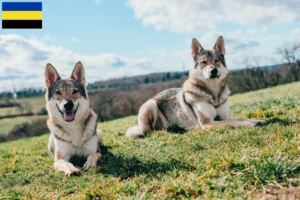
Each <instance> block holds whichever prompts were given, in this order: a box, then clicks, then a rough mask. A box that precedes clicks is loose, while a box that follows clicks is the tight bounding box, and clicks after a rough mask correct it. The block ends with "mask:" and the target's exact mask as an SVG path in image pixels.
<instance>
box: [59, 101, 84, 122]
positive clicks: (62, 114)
mask: <svg viewBox="0 0 300 200" xmlns="http://www.w3.org/2000/svg"><path fill="white" fill-rule="evenodd" d="M55 105H56V107H57V109H58V111H59V112H60V114H61V116H62V118H63V119H64V120H65V114H64V112H63V111H61V110H60V109H59V106H58V105H57V104H55ZM78 107H79V103H78V104H77V108H76V110H75V111H74V118H75V115H76V113H77V110H78Z"/></svg>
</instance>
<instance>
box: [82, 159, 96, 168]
mask: <svg viewBox="0 0 300 200" xmlns="http://www.w3.org/2000/svg"><path fill="white" fill-rule="evenodd" d="M96 166H97V162H93V161H90V160H87V161H86V162H85V163H84V165H83V169H84V170H88V169H91V168H95V167H96Z"/></svg>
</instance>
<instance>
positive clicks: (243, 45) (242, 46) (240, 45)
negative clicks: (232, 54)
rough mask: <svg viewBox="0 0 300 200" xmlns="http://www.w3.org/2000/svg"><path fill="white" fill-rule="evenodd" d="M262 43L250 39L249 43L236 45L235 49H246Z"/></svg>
mask: <svg viewBox="0 0 300 200" xmlns="http://www.w3.org/2000/svg"><path fill="white" fill-rule="evenodd" d="M259 45H260V44H259V43H258V42H256V41H249V42H248V43H241V44H239V45H237V46H236V47H235V49H245V48H249V47H256V46H259Z"/></svg>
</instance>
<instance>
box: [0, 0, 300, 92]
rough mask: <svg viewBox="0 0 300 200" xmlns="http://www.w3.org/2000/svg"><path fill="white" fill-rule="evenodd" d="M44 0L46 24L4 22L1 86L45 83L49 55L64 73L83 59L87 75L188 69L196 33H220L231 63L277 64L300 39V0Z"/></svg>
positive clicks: (200, 36) (208, 43) (202, 36)
mask: <svg viewBox="0 0 300 200" xmlns="http://www.w3.org/2000/svg"><path fill="white" fill-rule="evenodd" d="M6 1H9V0H6ZM18 1H22V0H18ZM27 1H28V0H27ZM32 1H34V0H32ZM42 2H43V29H40V30H39V29H36V30H30V29H27V30H15V29H0V91H11V90H12V89H13V86H14V85H15V87H16V88H17V89H18V90H19V89H23V88H29V87H33V88H44V87H45V81H44V70H45V66H46V64H47V63H51V64H52V65H53V66H54V67H55V68H56V69H57V71H58V72H59V74H60V76H61V77H62V78H67V77H69V76H70V74H71V72H72V70H73V68H74V65H75V63H76V62H77V61H79V60H80V61H81V62H82V63H83V65H84V67H85V71H86V79H87V81H88V82H89V83H92V82H94V81H96V80H107V79H110V78H117V77H124V76H133V75H140V74H147V73H154V72H165V71H183V70H188V69H189V68H190V66H192V63H193V61H192V57H191V41H192V38H196V39H197V40H198V41H199V42H200V43H201V45H202V46H203V47H204V48H205V49H211V48H212V47H213V46H214V43H215V42H216V40H217V38H218V36H220V35H222V36H223V37H224V39H225V47H226V55H225V59H226V62H227V66H228V68H229V69H241V68H244V67H247V66H248V65H260V66H265V65H274V64H278V63H280V62H282V58H281V57H280V55H279V54H277V49H278V48H280V47H284V46H288V45H292V44H295V43H297V42H300V12H299V10H300V3H299V0H285V1H282V0H244V1H236V0H210V1H207V0H184V1H183V0H44V1H42ZM0 6H1V10H2V4H1V5H0Z"/></svg>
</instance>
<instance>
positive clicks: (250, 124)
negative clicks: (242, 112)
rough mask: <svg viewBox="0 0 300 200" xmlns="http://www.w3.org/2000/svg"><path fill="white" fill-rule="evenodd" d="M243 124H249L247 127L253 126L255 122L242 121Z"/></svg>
mask: <svg viewBox="0 0 300 200" xmlns="http://www.w3.org/2000/svg"><path fill="white" fill-rule="evenodd" d="M243 126H249V127H251V128H253V127H255V123H252V122H248V121H244V122H243Z"/></svg>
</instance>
